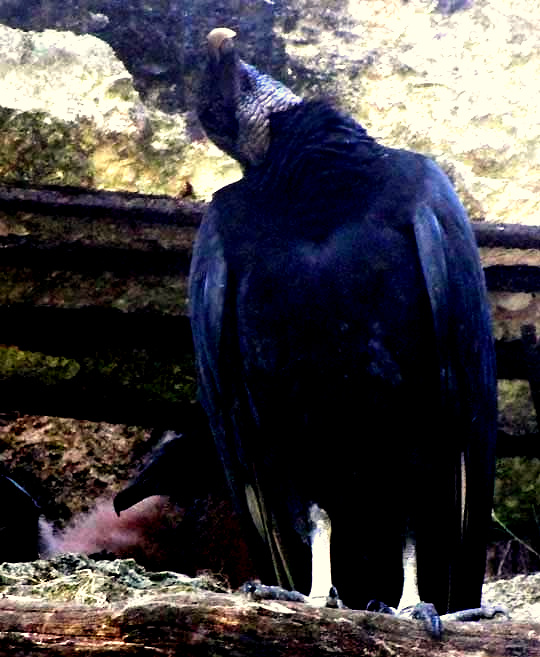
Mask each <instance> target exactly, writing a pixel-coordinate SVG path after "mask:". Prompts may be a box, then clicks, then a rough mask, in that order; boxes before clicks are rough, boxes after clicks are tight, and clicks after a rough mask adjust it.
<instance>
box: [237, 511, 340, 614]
mask: <svg viewBox="0 0 540 657" xmlns="http://www.w3.org/2000/svg"><path fill="white" fill-rule="evenodd" d="M308 513H309V524H310V532H309V539H310V543H311V591H310V594H309V595H308V596H306V595H303V594H302V593H299V592H298V591H287V590H286V589H283V588H282V587H280V586H264V585H262V584H259V583H258V582H247V583H246V584H244V586H243V591H244V592H245V593H248V594H249V595H250V596H251V597H253V598H255V599H258V600H260V599H265V600H269V599H271V600H287V601H291V602H304V603H305V604H309V605H312V606H313V607H337V608H340V609H341V608H343V607H344V605H343V603H342V602H341V600H340V599H339V597H338V594H337V591H336V589H335V587H334V586H333V585H332V569H331V563H330V534H331V523H330V518H329V516H328V514H327V513H326V511H325V510H324V509H321V508H320V507H319V506H317V504H312V505H311V506H310V508H309V511H308Z"/></svg>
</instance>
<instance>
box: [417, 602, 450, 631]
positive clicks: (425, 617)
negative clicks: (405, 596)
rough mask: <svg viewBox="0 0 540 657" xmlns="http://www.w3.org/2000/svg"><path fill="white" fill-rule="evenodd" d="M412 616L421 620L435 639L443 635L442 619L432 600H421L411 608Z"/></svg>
mask: <svg viewBox="0 0 540 657" xmlns="http://www.w3.org/2000/svg"><path fill="white" fill-rule="evenodd" d="M411 616H412V618H416V619H417V620H421V621H423V623H424V626H425V628H426V629H427V631H428V632H429V634H430V635H431V637H432V638H433V639H437V640H440V639H441V637H442V621H441V617H440V616H439V614H438V613H437V610H436V609H435V607H434V606H433V605H432V604H431V603H430V602H419V603H418V604H417V605H415V606H414V607H413V608H412V609H411Z"/></svg>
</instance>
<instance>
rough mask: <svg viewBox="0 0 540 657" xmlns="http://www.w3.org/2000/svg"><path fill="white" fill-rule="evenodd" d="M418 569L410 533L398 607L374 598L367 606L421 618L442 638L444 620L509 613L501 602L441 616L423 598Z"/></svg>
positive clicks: (433, 633)
mask: <svg viewBox="0 0 540 657" xmlns="http://www.w3.org/2000/svg"><path fill="white" fill-rule="evenodd" d="M416 573H417V562H416V545H415V541H414V538H412V537H407V539H406V541H405V546H404V548H403V591H402V594H401V599H400V601H399V604H398V606H397V609H393V608H392V607H388V606H387V605H385V604H384V603H379V602H376V601H372V602H371V603H370V606H369V607H368V608H369V609H370V610H372V611H382V612H383V613H391V614H395V615H397V616H405V617H408V618H415V619H417V620H421V621H423V623H424V625H425V626H426V629H427V631H428V632H429V634H430V635H431V636H432V637H433V638H434V639H440V638H441V636H442V628H443V623H442V621H445V622H446V621H478V620H485V619H491V618H493V617H494V616H496V615H497V614H503V615H505V616H508V611H507V610H506V609H505V608H504V607H502V606H500V605H494V606H491V607H478V608H476V609H463V610H461V611H456V612H453V613H450V614H444V615H442V616H439V614H438V613H437V610H436V609H435V607H434V606H433V605H432V604H431V603H429V602H422V600H421V599H420V594H419V593H418V584H417V576H416Z"/></svg>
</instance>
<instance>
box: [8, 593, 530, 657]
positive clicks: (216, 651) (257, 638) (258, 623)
mask: <svg viewBox="0 0 540 657" xmlns="http://www.w3.org/2000/svg"><path fill="white" fill-rule="evenodd" d="M0 654H2V655H10V656H11V657H18V656H22V655H24V656H25V657H34V656H37V655H39V656H40V657H42V656H43V655H49V656H62V657H70V656H71V655H85V656H87V657H94V656H96V657H97V656H104V655H107V656H108V657H110V656H112V655H114V656H119V657H121V656H123V655H143V654H144V655H182V657H202V656H204V655H209V656H210V655H212V656H213V657H216V656H220V655H223V656H225V655H227V656H228V657H229V656H231V655H234V656H235V657H274V656H275V657H278V656H288V655H290V656H291V657H292V656H293V655H294V657H303V656H306V657H307V656H310V657H313V656H315V655H321V656H325V655H338V654H343V655H358V656H364V655H365V656H366V657H367V656H368V655H369V656H370V657H373V656H377V657H391V656H392V657H395V656H397V655H399V657H409V656H411V657H412V656H413V655H414V657H428V656H429V657H432V656H433V655H434V654H436V655H439V656H440V657H444V656H445V655H447V656H448V657H450V656H452V657H466V656H471V657H472V655H475V656H476V657H477V656H479V655H489V656H490V657H499V656H500V657H502V656H503V655H504V656H505V657H506V656H507V655H527V656H529V657H533V656H535V655H540V624H516V623H511V622H508V621H505V622H484V623H447V624H446V625H445V629H444V635H443V639H442V641H440V642H438V641H435V640H433V639H431V638H430V637H429V636H428V635H427V633H426V630H425V628H424V627H423V626H422V625H421V624H420V623H419V622H417V621H411V620H405V619H397V618H394V617H391V616H387V615H383V614H374V613H370V612H353V611H341V610H332V609H313V608H310V607H308V606H306V605H302V604H295V603H284V602H266V601H265V602H251V601H248V600H247V599H246V598H245V597H244V596H242V595H239V594H222V593H213V592H189V593H176V594H169V595H160V596H158V597H155V598H150V597H146V598H139V599H136V600H134V601H130V602H129V603H125V604H116V605H114V606H112V605H111V606H108V607H91V606H83V605H75V604H70V603H62V604H59V603H52V602H45V601H42V600H38V599H34V598H20V597H13V596H6V597H4V598H2V599H0Z"/></svg>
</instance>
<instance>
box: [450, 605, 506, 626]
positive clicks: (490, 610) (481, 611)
mask: <svg viewBox="0 0 540 657" xmlns="http://www.w3.org/2000/svg"><path fill="white" fill-rule="evenodd" d="M499 614H500V615H502V616H505V617H506V618H507V619H510V614H509V613H508V609H506V607H503V606H501V605H493V606H490V607H488V606H486V607H476V608H475V609H462V610H461V611H454V612H453V613H451V614H444V615H443V616H442V617H441V618H442V620H444V621H462V622H465V621H479V620H486V619H487V620H490V619H492V618H495V616H497V615H499Z"/></svg>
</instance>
